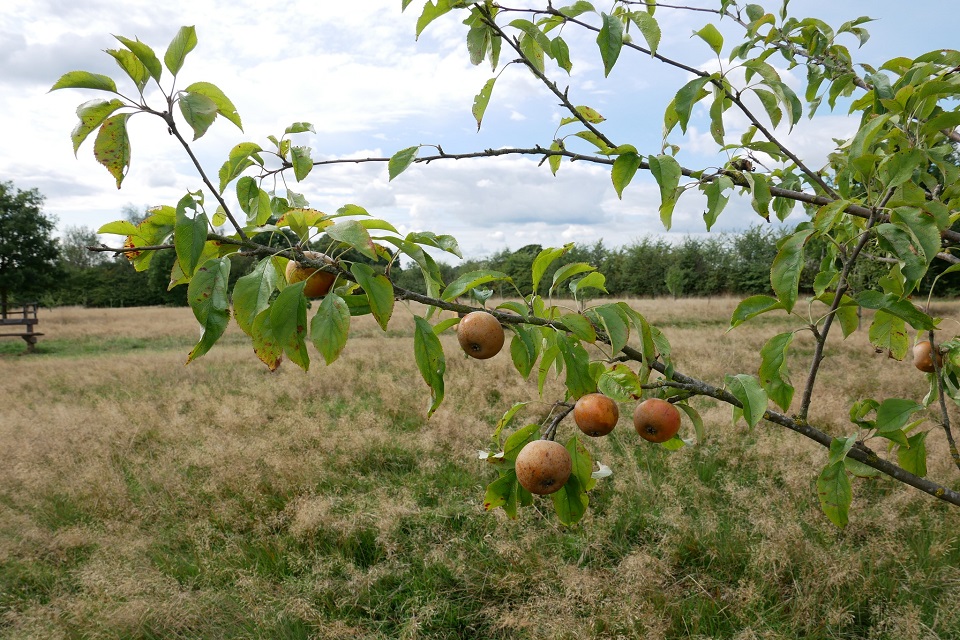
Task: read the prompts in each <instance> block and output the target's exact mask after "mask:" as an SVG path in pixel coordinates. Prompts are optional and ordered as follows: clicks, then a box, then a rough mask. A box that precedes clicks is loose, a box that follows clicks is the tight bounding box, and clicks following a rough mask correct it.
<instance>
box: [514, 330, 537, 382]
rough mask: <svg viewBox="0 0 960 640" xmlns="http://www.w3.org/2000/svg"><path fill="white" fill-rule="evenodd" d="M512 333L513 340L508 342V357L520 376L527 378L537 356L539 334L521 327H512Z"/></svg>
mask: <svg viewBox="0 0 960 640" xmlns="http://www.w3.org/2000/svg"><path fill="white" fill-rule="evenodd" d="M513 332H514V335H513V339H512V340H511V341H510V357H511V359H512V360H513V366H514V367H516V369H517V371H518V372H519V373H520V375H521V376H523V377H524V378H527V377H529V376H530V371H532V370H533V365H534V364H535V363H536V361H537V356H538V355H539V350H538V348H537V346H538V340H539V334H538V333H536V332H535V331H534V330H532V329H527V328H525V327H523V326H522V325H514V326H513Z"/></svg>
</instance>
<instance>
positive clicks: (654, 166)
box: [650, 155, 682, 231]
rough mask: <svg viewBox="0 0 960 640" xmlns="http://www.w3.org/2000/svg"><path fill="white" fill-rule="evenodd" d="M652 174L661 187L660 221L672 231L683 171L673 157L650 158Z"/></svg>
mask: <svg viewBox="0 0 960 640" xmlns="http://www.w3.org/2000/svg"><path fill="white" fill-rule="evenodd" d="M650 173H651V174H653V177H654V178H655V179H656V181H657V184H658V185H660V221H661V222H662V223H663V226H664V228H665V229H667V230H668V231H669V230H670V224H671V219H672V217H673V209H674V207H676V206H677V196H678V188H679V186H680V176H681V175H682V170H681V168H680V164H679V163H678V162H677V160H676V159H675V158H674V157H673V156H668V155H659V156H650Z"/></svg>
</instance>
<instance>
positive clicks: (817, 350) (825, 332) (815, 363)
mask: <svg viewBox="0 0 960 640" xmlns="http://www.w3.org/2000/svg"><path fill="white" fill-rule="evenodd" d="M873 222H874V221H873V219H870V220H868V221H867V228H866V229H865V230H864V231H863V233H862V234H861V236H860V240H859V241H858V242H857V245H856V247H854V249H853V251H852V252H851V254H850V256H849V257H848V258H847V259H846V261H845V262H844V264H843V269H842V270H841V272H840V279H839V281H838V282H837V291H836V293H835V294H834V296H833V303H832V304H831V305H830V311H829V312H828V313H827V317H826V318H825V319H824V321H823V328H822V329H820V330H819V332H815V333H814V336H815V337H816V347H814V352H813V358H811V360H810V373H809V375H808V376H807V384H806V386H805V387H804V389H803V400H802V401H801V402H800V410H799V411H798V412H797V417H798V419H799V420H801V421H802V422H806V421H807V414H808V413H809V411H810V404H811V402H812V401H813V386H814V385H815V384H816V382H817V373H818V372H819V371H820V365H821V363H822V362H823V350H824V347H825V346H826V344H827V337H828V336H829V334H830V328H831V327H832V326H833V320H834V318H836V317H837V313H836V312H837V309H839V308H840V303H841V302H842V301H843V296H844V295H846V293H847V289H848V288H849V281H848V278H849V277H850V271H851V270H852V269H853V265H854V263H855V262H856V260H857V257H858V256H859V255H860V253H861V252H862V251H863V248H864V247H865V246H867V242H869V240H870V238H871V237H872V236H873V234H872V233H871V230H872V228H873Z"/></svg>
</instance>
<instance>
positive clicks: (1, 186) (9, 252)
mask: <svg viewBox="0 0 960 640" xmlns="http://www.w3.org/2000/svg"><path fill="white" fill-rule="evenodd" d="M42 204H43V196H42V195H40V192H39V191H37V190H36V189H28V190H26V191H23V190H21V189H17V188H16V187H14V186H13V183H12V182H0V302H2V304H3V306H4V308H6V306H7V304H8V303H9V302H11V301H13V300H16V301H24V300H26V299H28V298H31V297H36V296H39V295H40V294H41V293H43V292H44V291H45V290H46V289H47V288H48V287H49V286H50V285H52V284H53V283H54V282H55V281H56V277H57V274H58V271H59V266H58V259H59V257H60V255H59V245H58V242H57V240H56V239H55V238H53V237H52V234H53V231H54V225H55V222H54V220H52V219H50V218H48V217H47V216H45V215H44V214H43V212H42V211H41V205H42Z"/></svg>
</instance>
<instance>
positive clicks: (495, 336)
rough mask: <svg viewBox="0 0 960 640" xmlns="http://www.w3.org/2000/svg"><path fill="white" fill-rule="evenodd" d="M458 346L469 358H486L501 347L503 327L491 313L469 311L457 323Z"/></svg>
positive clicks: (490, 356) (495, 353)
mask: <svg viewBox="0 0 960 640" xmlns="http://www.w3.org/2000/svg"><path fill="white" fill-rule="evenodd" d="M457 340H458V341H459V342H460V348H461V349H463V351H464V353H466V354H467V355H468V356H470V357H471V358H476V359H478V360H486V359H487V358H492V357H493V356H495V355H497V354H498V353H500V349H502V348H503V340H504V336H503V327H501V326H500V321H499V320H497V319H496V318H495V317H494V316H493V314H491V313H487V312H486V311H471V312H470V313H468V314H467V315H465V316H464V317H463V318H462V319H461V320H460V323H459V324H458V325H457Z"/></svg>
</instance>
